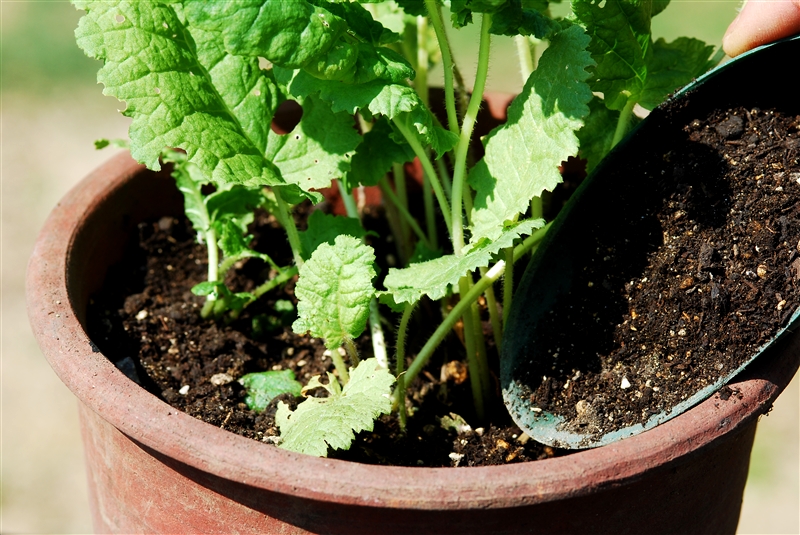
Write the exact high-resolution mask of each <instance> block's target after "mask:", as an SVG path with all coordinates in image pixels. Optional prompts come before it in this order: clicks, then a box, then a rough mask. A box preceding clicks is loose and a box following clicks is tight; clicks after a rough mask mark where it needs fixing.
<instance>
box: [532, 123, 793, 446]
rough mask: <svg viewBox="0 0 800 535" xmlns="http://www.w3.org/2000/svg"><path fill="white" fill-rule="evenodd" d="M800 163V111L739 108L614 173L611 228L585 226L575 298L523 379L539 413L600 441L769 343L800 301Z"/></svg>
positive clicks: (687, 129)
mask: <svg viewBox="0 0 800 535" xmlns="http://www.w3.org/2000/svg"><path fill="white" fill-rule="evenodd" d="M667 113H669V110H667ZM798 158H800V116H793V115H785V114H782V113H780V112H778V111H775V110H759V109H744V108H734V109H730V110H724V111H715V112H713V113H712V114H710V116H708V117H705V118H704V117H699V118H696V119H694V120H692V121H691V122H690V123H689V124H686V125H685V126H684V127H683V128H682V129H680V130H678V131H677V132H675V133H674V134H666V135H665V136H664V138H663V139H658V140H657V141H652V142H651V143H650V145H649V146H648V147H647V149H646V150H645V151H640V152H639V153H638V154H634V155H633V156H632V157H631V158H630V159H629V160H628V161H627V162H626V164H627V165H626V166H625V168H624V169H618V170H606V172H609V173H612V174H616V176H615V177H614V178H612V179H611V181H609V182H607V183H613V184H615V185H619V187H620V190H619V193H618V196H619V198H618V199H614V200H612V201H611V203H612V205H611V206H609V208H611V209H612V210H613V211H614V212H615V213H614V214H610V215H608V217H609V219H612V220H613V222H612V223H610V224H609V223H608V222H602V223H599V224H596V225H594V226H591V225H587V226H586V229H585V236H586V242H585V243H587V244H588V245H589V246H587V247H585V249H586V251H587V253H586V254H585V255H583V256H580V257H579V259H578V260H577V261H576V262H575V265H576V266H577V267H576V272H575V277H576V279H574V281H575V282H574V283H573V285H572V287H571V288H572V290H571V291H570V292H569V294H567V295H565V296H563V298H560V299H559V301H558V302H557V305H556V306H555V307H554V308H553V309H551V310H550V311H549V312H548V314H547V315H546V317H545V319H544V320H543V321H542V323H541V325H540V328H539V330H538V333H539V336H538V337H536V338H535V340H536V342H535V343H536V344H537V345H538V347H537V352H538V354H539V355H544V357H543V358H539V359H538V361H536V362H533V361H532V360H528V361H527V365H523V368H522V369H521V370H520V371H519V372H518V375H517V377H519V378H521V379H522V382H524V383H525V388H524V389H523V395H526V396H527V397H529V400H530V402H531V405H532V406H534V407H537V408H541V409H542V410H547V411H549V412H551V413H554V414H557V415H559V416H562V417H564V418H565V420H566V421H567V425H566V428H567V429H568V430H570V431H573V432H578V433H581V434H583V435H586V436H592V435H594V436H599V435H601V434H604V433H608V432H611V431H614V430H616V429H619V428H622V427H629V426H632V425H635V424H639V423H644V422H645V421H646V420H647V419H648V418H650V417H651V415H653V414H656V413H661V412H666V413H669V411H670V410H671V408H672V407H674V406H675V405H676V404H678V403H680V402H681V401H682V400H685V399H687V398H689V397H691V396H692V395H693V394H694V393H695V392H697V391H698V390H700V389H702V388H703V387H705V386H707V385H710V384H712V383H714V382H715V381H717V380H718V379H719V378H720V377H724V376H727V375H728V374H730V373H731V372H732V370H735V369H737V368H738V367H739V366H741V365H742V364H744V363H745V362H747V361H748V360H749V359H750V358H751V357H752V355H754V354H755V353H756V352H757V351H758V350H759V348H761V347H762V346H763V345H764V344H766V343H768V342H769V341H770V340H771V339H772V338H773V337H774V336H775V335H776V333H777V332H778V331H779V329H780V328H782V327H785V326H786V325H787V322H788V321H789V319H790V318H791V316H792V314H793V313H794V312H795V311H796V309H797V307H798V305H800V284H799V283H800V203H798V201H799V200H800V161H799V160H798ZM625 188H630V189H631V190H632V189H636V190H637V194H634V195H628V194H627V193H626V190H625ZM643 189H644V190H645V191H644V193H641V194H639V193H638V192H640V191H641V190H643ZM607 198H612V199H613V197H607ZM587 219H590V218H587ZM608 229H624V230H625V232H609V231H608ZM574 333H581V336H574ZM730 394H731V392H730V391H728V390H726V391H724V392H723V396H726V395H730ZM534 410H536V409H534Z"/></svg>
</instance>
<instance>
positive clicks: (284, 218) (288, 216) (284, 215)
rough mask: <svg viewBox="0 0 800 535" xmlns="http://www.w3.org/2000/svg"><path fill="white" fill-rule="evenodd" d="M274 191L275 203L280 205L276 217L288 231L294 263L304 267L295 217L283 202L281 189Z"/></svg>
mask: <svg viewBox="0 0 800 535" xmlns="http://www.w3.org/2000/svg"><path fill="white" fill-rule="evenodd" d="M272 191H273V193H275V201H276V202H277V204H278V213H277V214H275V216H276V217H277V218H278V222H279V223H280V224H281V225H282V226H283V229H284V230H285V231H286V237H287V238H289V246H290V247H291V248H292V256H293V257H294V263H295V264H296V265H297V266H298V267H299V266H302V265H303V257H302V256H300V250H301V249H300V235H299V234H298V233H297V226H296V225H295V224H294V216H292V211H291V209H290V208H289V205H288V203H287V202H286V201H285V200H283V196H282V195H281V191H280V188H273V190H272Z"/></svg>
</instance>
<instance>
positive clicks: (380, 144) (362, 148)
mask: <svg viewBox="0 0 800 535" xmlns="http://www.w3.org/2000/svg"><path fill="white" fill-rule="evenodd" d="M413 159H414V151H412V150H411V147H409V146H408V144H407V143H403V144H400V143H397V142H395V141H394V139H392V127H391V126H390V125H389V123H388V122H387V121H386V120H385V119H380V120H378V121H377V122H376V123H375V125H374V126H373V127H372V130H370V131H369V132H367V133H366V134H364V139H363V140H362V141H361V144H360V145H359V146H358V147H356V153H355V154H354V155H353V159H352V161H351V162H350V172H349V173H348V174H347V181H346V186H347V189H348V191H349V190H351V189H353V188H355V187H357V186H359V185H363V186H375V185H376V184H378V181H380V179H381V178H383V177H384V176H385V175H386V173H387V172H388V171H389V169H391V167H392V164H395V163H405V162H410V161H411V160H413Z"/></svg>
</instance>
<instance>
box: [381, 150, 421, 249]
mask: <svg viewBox="0 0 800 535" xmlns="http://www.w3.org/2000/svg"><path fill="white" fill-rule="evenodd" d="M392 174H393V175H394V189H396V190H397V197H396V199H397V202H396V203H395V206H396V207H397V210H398V211H401V209H400V207H401V206H402V207H403V209H405V212H406V213H408V191H407V189H406V173H405V168H404V167H403V164H401V163H395V164H392ZM382 182H386V180H385V179H384V180H382ZM381 189H382V188H381ZM392 193H394V192H392ZM403 217H405V216H403ZM411 219H414V218H411ZM414 222H416V220H415V221H414ZM400 232H401V236H400V238H401V239H402V240H403V245H402V248H403V249H404V250H405V251H406V252H407V253H408V252H409V251H410V250H411V239H410V238H411V236H409V224H408V221H407V220H406V219H401V220H400Z"/></svg>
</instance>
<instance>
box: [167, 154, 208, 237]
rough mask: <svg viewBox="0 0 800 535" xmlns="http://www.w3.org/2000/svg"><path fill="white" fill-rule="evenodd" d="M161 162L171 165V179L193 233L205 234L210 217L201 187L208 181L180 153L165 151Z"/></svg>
mask: <svg viewBox="0 0 800 535" xmlns="http://www.w3.org/2000/svg"><path fill="white" fill-rule="evenodd" d="M163 160H164V161H165V162H171V163H172V165H173V168H172V178H174V179H175V184H176V185H177V186H178V189H179V190H180V192H181V194H183V211H184V213H185V214H186V217H188V218H189V221H191V222H192V227H193V228H194V231H195V232H197V233H198V234H199V233H203V232H206V231H207V230H208V229H209V228H210V227H211V216H210V215H209V213H208V210H207V209H206V204H205V198H204V197H203V193H202V191H201V187H202V186H203V184H205V183H207V182H208V179H207V178H206V177H205V176H204V175H203V174H202V173H201V172H200V169H198V167H197V166H196V165H194V164H193V163H190V162H189V161H188V160H187V159H186V155H185V154H183V153H182V152H177V151H166V152H165V153H164V155H163Z"/></svg>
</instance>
